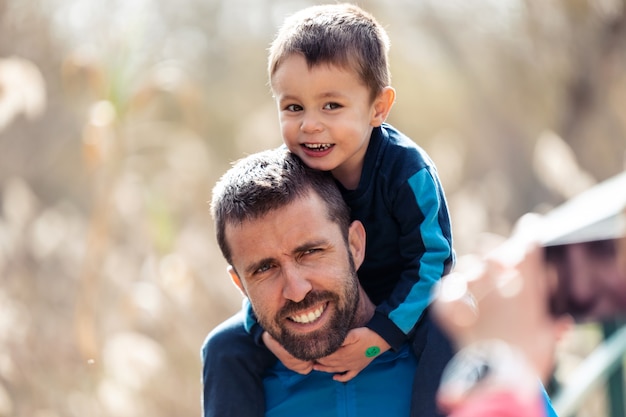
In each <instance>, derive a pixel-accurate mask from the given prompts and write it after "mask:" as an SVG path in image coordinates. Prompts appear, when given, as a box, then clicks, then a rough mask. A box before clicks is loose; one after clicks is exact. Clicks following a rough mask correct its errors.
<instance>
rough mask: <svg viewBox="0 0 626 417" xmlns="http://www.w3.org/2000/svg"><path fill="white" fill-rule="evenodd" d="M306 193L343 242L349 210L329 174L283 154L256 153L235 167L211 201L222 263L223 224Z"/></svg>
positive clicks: (226, 254)
mask: <svg viewBox="0 0 626 417" xmlns="http://www.w3.org/2000/svg"><path fill="white" fill-rule="evenodd" d="M309 192H314V193H316V194H317V195H318V196H319V197H320V198H321V199H322V201H324V202H325V203H326V208H327V210H326V213H320V216H322V215H324V214H325V215H326V216H327V217H328V219H329V220H330V221H332V222H334V223H337V224H338V225H339V228H340V229H341V232H342V233H343V234H344V239H345V240H346V241H347V236H348V228H349V227H350V221H351V220H350V209H349V208H348V206H347V205H346V203H345V201H344V200H343V198H342V196H341V192H340V191H339V188H338V187H337V184H336V183H335V180H334V179H333V177H332V175H331V174H330V173H329V172H325V171H319V170H314V169H311V168H309V167H307V166H306V165H304V163H303V162H302V161H301V160H300V158H298V157H297V156H296V155H294V154H292V153H291V152H289V151H288V150H286V149H284V148H277V149H272V150H268V151H263V152H259V153H256V154H253V155H250V156H247V157H246V158H243V159H240V160H239V161H237V162H236V163H235V164H234V165H233V167H232V168H231V169H229V170H228V171H227V172H226V173H225V174H224V175H223V176H222V178H221V179H220V180H219V181H218V182H217V184H216V185H215V187H214V188H213V197H212V200H211V214H212V216H213V219H214V221H215V231H216V234H217V242H218V244H219V246H220V249H221V250H222V254H223V255H224V258H225V259H226V261H227V262H228V263H229V264H232V256H231V249H230V248H229V246H228V242H227V241H226V236H225V229H226V225H227V224H235V225H238V224H241V223H242V222H244V221H246V220H253V219H258V218H260V217H262V216H264V215H265V214H267V213H268V212H270V211H272V210H276V209H279V208H282V207H285V206H286V205H288V204H290V203H292V202H293V201H296V200H297V199H299V198H303V197H305V196H306V195H308V193H309ZM302 221H307V220H306V219H302Z"/></svg>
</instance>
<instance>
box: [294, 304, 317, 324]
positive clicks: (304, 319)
mask: <svg viewBox="0 0 626 417" xmlns="http://www.w3.org/2000/svg"><path fill="white" fill-rule="evenodd" d="M323 312H324V307H319V308H317V309H316V310H315V311H310V312H309V313H305V314H298V315H297V316H291V320H293V321H295V322H296V323H303V324H306V323H312V322H314V321H315V320H317V319H318V318H319V316H321V315H322V313H323Z"/></svg>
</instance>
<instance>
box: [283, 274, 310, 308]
mask: <svg viewBox="0 0 626 417" xmlns="http://www.w3.org/2000/svg"><path fill="white" fill-rule="evenodd" d="M283 275H284V276H283V278H284V283H283V297H285V298H286V299H287V300H291V301H293V302H296V303H298V302H300V301H302V300H303V299H304V297H306V295H307V294H308V293H309V292H310V291H311V290H312V289H313V287H312V285H311V282H310V281H309V280H308V279H307V277H306V276H305V274H303V271H301V270H299V269H298V268H297V267H288V268H284V269H283Z"/></svg>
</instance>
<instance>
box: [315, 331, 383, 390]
mask: <svg viewBox="0 0 626 417" xmlns="http://www.w3.org/2000/svg"><path fill="white" fill-rule="evenodd" d="M389 348H390V346H389V344H388V343H387V342H386V341H385V339H383V338H382V337H380V336H379V335H378V334H377V333H376V332H374V331H372V330H370V329H368V328H367V327H359V328H356V329H352V330H350V332H349V333H348V335H347V336H346V340H344V342H343V345H342V346H341V347H340V348H339V349H338V350H337V351H336V352H335V353H333V354H331V355H328V356H326V357H324V358H322V359H319V360H318V361H317V362H316V363H315V366H314V367H313V369H315V370H316V371H322V372H329V373H334V374H335V376H334V377H333V379H334V380H335V381H339V382H347V381H349V380H351V379H352V378H354V377H355V376H357V375H358V373H359V372H361V371H362V370H363V369H365V367H366V366H367V365H369V363H370V362H371V361H372V360H374V358H375V357H376V356H378V355H380V354H382V353H383V352H386V351H387V350H389Z"/></svg>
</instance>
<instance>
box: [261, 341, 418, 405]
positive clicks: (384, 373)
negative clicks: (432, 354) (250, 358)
mask: <svg viewBox="0 0 626 417" xmlns="http://www.w3.org/2000/svg"><path fill="white" fill-rule="evenodd" d="M416 367H417V359H416V358H415V355H413V353H412V352H411V349H410V346H409V345H408V344H404V346H403V347H402V348H401V349H400V350H398V351H397V352H394V351H391V350H388V351H387V352H385V353H383V354H382V355H380V356H378V357H377V358H376V359H374V360H373V361H372V363H370V364H369V365H368V366H367V367H366V368H365V369H363V370H362V371H361V372H360V373H359V374H358V375H357V376H356V377H354V378H352V379H351V380H350V381H348V382H337V381H334V380H333V375H332V374H329V373H325V372H319V371H312V372H311V373H309V374H308V375H301V374H298V373H296V372H293V371H290V370H288V369H287V368H285V366H284V365H283V364H282V363H280V362H278V363H277V364H276V365H275V366H274V367H272V368H270V369H269V370H268V372H267V373H266V375H265V377H264V380H263V384H264V386H265V401H266V413H265V416H266V417H283V416H285V417H287V416H288V417H293V416H298V417H309V416H310V417H369V416H372V417H374V416H375V417H380V416H385V417H408V416H409V414H410V406H411V392H412V389H413V388H412V387H413V377H414V374H415V369H416Z"/></svg>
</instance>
